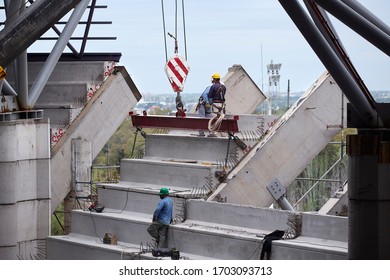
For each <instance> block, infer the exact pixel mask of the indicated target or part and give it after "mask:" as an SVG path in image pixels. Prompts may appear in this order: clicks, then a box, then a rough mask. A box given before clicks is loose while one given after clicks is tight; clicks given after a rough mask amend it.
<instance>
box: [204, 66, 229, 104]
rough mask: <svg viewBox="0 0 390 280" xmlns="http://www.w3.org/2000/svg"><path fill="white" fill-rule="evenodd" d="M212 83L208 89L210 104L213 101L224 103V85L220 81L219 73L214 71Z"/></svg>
mask: <svg viewBox="0 0 390 280" xmlns="http://www.w3.org/2000/svg"><path fill="white" fill-rule="evenodd" d="M211 78H212V83H213V85H212V86H211V87H210V90H209V94H208V97H209V100H211V102H212V103H211V104H213V103H221V105H222V104H224V103H225V94H226V87H225V85H224V84H223V83H222V82H221V81H220V80H221V75H219V74H218V73H214V74H213V75H212V76H211Z"/></svg>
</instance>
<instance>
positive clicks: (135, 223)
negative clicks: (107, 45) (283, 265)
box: [0, 0, 390, 260]
mask: <svg viewBox="0 0 390 280" xmlns="http://www.w3.org/2000/svg"><path fill="white" fill-rule="evenodd" d="M279 2H280V4H281V6H282V8H283V9H284V10H285V11H286V13H287V14H288V16H289V17H290V18H291V20H292V21H293V22H294V23H295V25H296V27H297V28H298V29H299V31H300V32H301V33H302V35H303V37H304V38H305V39H306V41H307V42H308V44H309V45H310V47H311V48H312V49H313V50H314V52H315V53H316V55H317V56H318V58H319V59H320V60H321V62H322V63H323V64H324V66H325V68H326V69H327V70H326V71H325V72H324V73H322V74H320V75H319V77H318V79H316V80H315V81H313V83H312V85H311V86H310V87H309V88H308V89H307V90H306V91H305V93H304V94H303V95H302V96H301V97H300V98H299V99H298V100H297V101H296V102H295V103H294V104H291V106H290V107H289V108H288V110H287V111H286V112H285V113H283V114H282V115H277V114H274V113H273V111H272V107H271V105H270V104H271V100H270V98H269V96H268V97H267V94H266V93H264V92H263V91H262V90H261V89H260V88H259V86H258V85H257V84H256V83H255V82H254V80H253V78H252V77H250V76H249V74H248V73H247V71H246V70H245V69H244V67H243V66H242V65H240V64H234V65H231V66H230V67H229V68H228V69H226V72H225V73H221V81H222V82H223V84H224V85H225V86H226V96H225V100H226V101H224V107H223V110H219V111H218V112H214V113H213V117H212V118H206V117H199V115H198V113H197V112H196V109H195V107H194V108H192V109H191V110H183V104H182V103H181V99H180V92H181V91H182V87H183V85H184V82H185V80H186V75H187V74H188V66H187V65H186V61H185V60H184V59H182V58H181V57H180V56H178V55H176V54H175V55H174V56H173V57H172V58H171V59H167V68H166V72H167V76H168V79H169V82H170V83H171V85H172V89H173V91H174V92H175V93H176V94H177V98H176V100H177V101H176V109H177V111H176V112H175V113H172V114H169V115H151V114H148V113H147V112H146V111H143V112H137V111H136V110H134V108H135V107H136V105H137V103H138V102H139V101H140V100H141V98H142V94H141V92H140V90H139V89H138V88H137V86H136V83H135V82H136V81H134V80H133V78H132V76H131V75H130V74H129V73H128V72H127V70H126V68H125V66H121V65H120V58H121V54H120V53H107V52H104V53H103V52H102V53H87V52H84V47H83V46H85V44H86V42H87V41H88V40H89V39H90V38H89V34H88V30H89V28H90V26H91V25H93V24H94V20H93V13H94V10H95V9H101V8H109V7H107V6H104V5H97V4H96V1H95V0H92V1H90V0H39V1H27V2H25V1H22V0H13V1H4V5H3V8H4V9H5V10H6V11H7V13H6V14H7V15H13V16H12V17H9V18H8V17H7V20H6V21H5V24H4V26H3V28H2V30H1V31H0V46H1V48H0V54H1V55H0V66H1V69H0V70H1V84H0V86H1V89H2V96H1V103H0V105H1V110H0V221H1V225H2V226H1V228H0V259H2V260H35V259H37V260H156V259H158V260H160V259H161V260H165V259H181V260H259V259H269V260H388V259H390V188H389V182H390V178H389V174H390V145H389V143H390V142H389V141H390V139H389V138H390V134H389V131H388V129H389V127H390V119H389V117H390V115H389V112H390V110H389V108H388V106H389V105H388V104H387V103H377V102H376V101H375V100H374V99H373V97H372V96H371V94H370V91H369V89H368V88H367V87H366V86H365V85H364V83H363V81H362V79H361V78H360V77H359V74H358V73H357V71H356V69H355V68H354V66H353V65H352V63H351V62H350V61H349V59H348V56H347V55H346V53H345V50H344V49H343V47H342V45H341V44H340V43H339V42H340V40H338V37H337V33H336V30H334V29H333V28H332V25H331V24H329V22H330V20H329V18H328V15H327V13H330V14H332V15H333V16H335V17H337V18H338V19H339V20H340V21H342V22H343V23H345V24H346V25H347V26H348V27H349V28H351V29H352V30H354V31H355V32H357V33H358V34H359V35H360V36H361V37H363V38H364V39H366V40H367V41H368V42H370V43H371V44H372V45H374V46H375V47H377V48H378V49H379V50H380V51H382V52H384V53H385V54H387V55H388V56H389V55H390V29H389V27H388V26H387V25H386V24H384V23H383V22H382V21H381V20H380V19H378V18H377V17H375V16H374V15H373V14H372V13H370V12H369V11H368V10H367V9H365V8H364V7H363V6H362V5H360V4H359V2H358V1H352V0H342V1H338V0H333V1H327V0H304V2H305V4H306V7H305V8H306V9H307V13H306V11H305V9H304V7H303V6H301V5H300V4H299V3H298V2H296V1H291V0H279ZM67 14H68V15H69V17H68V19H67V20H66V22H61V20H62V18H63V17H64V15H67ZM85 14H87V15H88V20H87V21H86V22H81V21H80V19H81V18H82V16H83V15H85ZM15 15H17V16H15ZM95 23H96V22H95ZM59 24H62V26H63V29H62V30H61V31H59V30H58V27H57V26H58V25H59ZM80 24H82V25H83V26H85V34H84V37H83V38H81V40H82V41H83V42H84V43H83V44H82V47H81V49H80V50H77V49H75V48H74V47H72V45H71V43H70V39H71V38H72V36H73V35H72V34H73V31H74V29H75V28H76V26H77V25H80ZM49 29H52V30H54V31H55V32H56V33H57V34H58V38H56V43H55V45H54V48H53V50H52V51H51V52H50V53H29V52H27V48H28V47H29V46H31V45H32V44H33V43H34V42H35V41H37V40H39V39H40V38H41V36H42V35H43V34H44V33H45V32H46V31H47V30H49ZM100 39H102V40H104V39H105V38H104V37H102V38H100ZM106 39H108V38H106ZM66 47H68V48H69V49H71V50H72V52H71V53H68V52H64V50H65V48H66ZM175 63H176V64H177V65H175V66H172V67H171V66H170V65H171V64H175ZM178 67H180V68H181V69H180V71H179V70H177V69H178ZM269 67H270V68H269V70H270V72H269V76H268V78H269V82H270V85H273V86H275V89H274V90H275V91H277V86H278V75H279V74H280V73H278V71H280V65H279V66H278V65H277V64H272V63H271V64H270V65H269ZM170 69H171V71H170ZM172 69H176V70H172ZM180 75H181V76H180ZM267 102H268V103H267ZM267 104H268V105H267ZM263 105H264V107H265V108H267V110H264V113H263V114H259V113H255V112H256V110H257V109H258V108H259V107H261V106H263ZM126 118H130V119H131V123H132V130H133V131H134V133H136V137H137V136H138V137H142V138H143V139H144V150H143V154H142V155H141V156H140V157H138V158H135V157H132V158H126V157H124V158H122V159H121V160H120V165H119V166H117V167H116V168H119V174H120V175H119V179H118V180H116V181H112V182H105V181H94V180H93V179H92V172H93V170H94V169H98V168H104V169H108V168H111V167H110V166H94V164H93V162H94V160H95V159H96V157H97V155H98V154H99V153H100V152H101V151H102V149H103V148H104V147H105V145H106V143H107V142H108V141H109V140H110V138H111V137H112V135H113V134H114V133H115V132H116V131H117V129H118V128H119V127H120V126H121V124H122V123H123V122H124V120H125V119H126ZM103 128H104V129H103ZM345 129H353V131H354V133H352V134H348V135H346V136H345V135H344V131H345ZM198 131H207V132H213V133H214V134H215V137H207V136H204V137H200V136H199V135H198ZM336 135H342V136H341V141H340V142H339V143H337V145H338V147H340V156H339V158H338V159H337V160H336V161H335V162H333V163H331V164H330V165H329V166H327V167H326V172H324V173H323V174H320V176H319V177H318V178H302V177H300V176H301V174H302V172H303V170H305V168H306V167H307V166H308V165H309V164H310V163H311V161H312V160H313V159H314V158H315V157H317V156H318V155H319V154H320V153H321V151H323V150H324V148H325V147H326V146H327V145H329V144H334V143H332V141H333V140H334V139H335V136H336ZM286 139H288V145H286ZM344 140H345V142H344ZM172 147H174V149H173V148H172ZM345 164H346V165H347V166H344V169H343V165H345ZM336 168H337V170H342V172H343V174H342V175H340V176H339V177H337V178H334V177H333V178H330V177H329V176H328V175H329V174H331V173H332V172H333V171H334V169H336ZM333 173H338V172H333ZM333 173H332V174H333ZM340 173H341V171H340ZM297 180H311V181H312V187H311V188H310V189H309V190H308V192H307V193H305V194H304V195H303V196H302V197H299V198H296V199H294V201H292V197H290V195H288V192H289V190H291V189H290V188H292V186H294V184H293V183H294V182H296V181H297ZM320 182H328V183H329V184H331V185H332V188H331V191H330V193H331V194H330V196H329V199H328V200H327V201H326V202H325V203H322V205H321V207H319V208H318V209H315V211H313V210H310V211H305V210H304V209H303V208H302V207H300V205H299V203H300V202H301V201H302V200H304V199H305V198H306V196H308V195H309V192H310V191H312V190H315V189H316V188H317V187H318V184H319V183H320ZM161 188H168V189H169V196H170V198H171V199H172V200H173V204H174V207H173V221H172V223H171V224H170V225H169V229H168V235H167V243H168V246H167V247H166V248H163V249H161V248H159V249H156V248H154V247H153V240H152V238H151V236H149V235H148V234H147V228H148V226H149V224H150V223H151V222H152V216H153V212H154V210H155V208H156V205H157V203H158V201H159V200H160V198H159V192H160V190H161ZM60 205H63V209H64V210H63V211H64V219H63V220H61V221H60V223H61V225H62V227H63V229H64V234H62V235H52V234H51V227H52V222H51V221H52V218H53V215H55V210H56V209H57V208H58V207H59V206H60ZM276 233H277V234H278V235H277V236H275V234H276ZM271 244H272V246H271Z"/></svg>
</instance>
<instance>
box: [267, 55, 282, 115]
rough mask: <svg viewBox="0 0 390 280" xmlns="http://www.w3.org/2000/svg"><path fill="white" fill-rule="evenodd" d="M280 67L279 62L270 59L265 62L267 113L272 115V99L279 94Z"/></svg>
mask: <svg viewBox="0 0 390 280" xmlns="http://www.w3.org/2000/svg"><path fill="white" fill-rule="evenodd" d="M281 67H282V64H281V63H276V64H275V63H273V61H272V60H271V63H270V64H267V74H268V87H269V90H268V115H272V101H273V99H274V98H275V97H276V96H278V95H279V89H280V84H279V80H280V68H281Z"/></svg>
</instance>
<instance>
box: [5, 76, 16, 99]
mask: <svg viewBox="0 0 390 280" xmlns="http://www.w3.org/2000/svg"><path fill="white" fill-rule="evenodd" d="M2 82H3V92H4V95H12V96H18V94H17V93H16V91H15V90H14V89H13V88H12V86H11V85H10V84H9V83H8V81H7V80H6V79H3V80H2Z"/></svg>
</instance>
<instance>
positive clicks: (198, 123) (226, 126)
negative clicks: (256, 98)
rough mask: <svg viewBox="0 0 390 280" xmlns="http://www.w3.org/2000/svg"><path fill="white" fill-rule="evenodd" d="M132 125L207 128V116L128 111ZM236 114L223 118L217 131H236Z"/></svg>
mask: <svg viewBox="0 0 390 280" xmlns="http://www.w3.org/2000/svg"><path fill="white" fill-rule="evenodd" d="M129 115H130V116H131V120H132V123H133V126H134V127H140V128H144V127H153V128H173V129H183V130H187V129H188V130H208V124H209V121H210V119H209V118H199V117H185V118H181V117H172V116H147V115H135V114H133V113H132V112H130V113H129ZM237 121H238V116H234V118H233V119H223V120H222V122H221V126H220V128H219V130H218V132H231V133H236V132H238V131H239V130H238V124H237Z"/></svg>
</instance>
